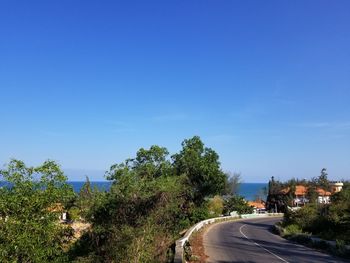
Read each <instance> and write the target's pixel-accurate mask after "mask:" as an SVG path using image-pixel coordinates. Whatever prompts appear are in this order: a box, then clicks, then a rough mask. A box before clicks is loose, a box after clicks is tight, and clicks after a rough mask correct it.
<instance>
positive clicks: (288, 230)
mask: <svg viewBox="0 0 350 263" xmlns="http://www.w3.org/2000/svg"><path fill="white" fill-rule="evenodd" d="M284 233H285V235H296V234H301V233H302V230H301V228H300V227H299V226H298V225H296V224H291V225H288V226H287V227H285V228H284Z"/></svg>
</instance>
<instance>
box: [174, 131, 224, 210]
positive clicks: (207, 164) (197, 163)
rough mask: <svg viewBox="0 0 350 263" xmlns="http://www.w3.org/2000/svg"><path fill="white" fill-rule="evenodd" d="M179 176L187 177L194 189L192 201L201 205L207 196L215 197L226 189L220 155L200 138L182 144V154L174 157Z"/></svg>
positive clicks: (196, 137) (195, 137)
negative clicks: (205, 145)
mask: <svg viewBox="0 0 350 263" xmlns="http://www.w3.org/2000/svg"><path fill="white" fill-rule="evenodd" d="M172 159H173V166H174V168H175V172H176V174H177V175H185V176H186V177H187V180H188V184H189V186H190V187H191V189H192V199H193V201H194V202H195V203H196V204H197V205H199V204H200V203H202V202H203V199H204V198H205V197H206V196H214V195H215V194H219V193H221V192H222V191H223V189H224V187H225V174H224V173H223V172H222V170H221V169H220V162H219V156H218V154H217V153H216V152H215V151H214V150H212V149H210V148H207V147H204V144H203V142H202V141H201V139H200V138H199V137H198V136H194V137H193V138H191V139H188V140H184V141H183V142H182V149H181V151H180V153H178V154H174V155H173V156H172Z"/></svg>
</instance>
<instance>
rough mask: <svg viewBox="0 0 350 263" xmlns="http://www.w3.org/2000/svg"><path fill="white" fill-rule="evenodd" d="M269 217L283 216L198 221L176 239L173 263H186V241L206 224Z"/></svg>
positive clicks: (234, 216)
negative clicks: (184, 252)
mask: <svg viewBox="0 0 350 263" xmlns="http://www.w3.org/2000/svg"><path fill="white" fill-rule="evenodd" d="M269 216H283V213H266V214H243V215H232V216H222V217H215V218H210V219H206V220H203V221H200V222H199V223H197V224H195V225H194V226H193V227H191V228H190V229H189V230H188V231H187V232H186V234H185V235H184V236H183V237H182V238H180V239H178V240H177V241H176V247H175V258H174V263H183V262H186V260H185V258H184V254H183V251H184V245H185V243H186V241H188V240H189V238H190V237H191V235H192V234H193V232H195V231H198V230H200V229H201V228H203V227H204V226H206V225H208V224H213V223H216V222H221V221H223V222H224V221H228V220H233V219H240V218H242V219H247V218H260V217H269Z"/></svg>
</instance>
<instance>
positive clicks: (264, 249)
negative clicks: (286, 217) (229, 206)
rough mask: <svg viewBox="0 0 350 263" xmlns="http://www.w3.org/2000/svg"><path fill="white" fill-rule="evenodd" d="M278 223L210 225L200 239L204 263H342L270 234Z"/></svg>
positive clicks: (269, 220)
mask: <svg viewBox="0 0 350 263" xmlns="http://www.w3.org/2000/svg"><path fill="white" fill-rule="evenodd" d="M280 220H281V218H259V219H245V220H240V221H232V222H225V223H219V224H216V225H213V226H211V227H210V228H209V229H208V230H207V231H206V232H205V233H204V236H203V245H204V249H205V254H206V255H208V256H209V258H208V259H207V262H208V263H209V262H210V263H214V262H215V263H229V262H237V263H241V262H242V263H243V262H246V263H251V262H257V263H259V262H262V263H263V262H264V263H265V262H268V263H281V262H285V263H287V262H297V263H302V262H305V263H306V262H307V263H312V262H345V261H341V260H339V259H335V258H334V257H332V256H330V255H327V254H323V253H321V252H318V251H315V250H313V249H310V248H307V247H304V246H302V245H298V244H294V243H291V242H289V241H287V240H285V239H283V238H281V237H280V236H278V235H275V234H273V233H271V232H270V228H271V226H272V225H273V224H275V223H276V222H278V221H280Z"/></svg>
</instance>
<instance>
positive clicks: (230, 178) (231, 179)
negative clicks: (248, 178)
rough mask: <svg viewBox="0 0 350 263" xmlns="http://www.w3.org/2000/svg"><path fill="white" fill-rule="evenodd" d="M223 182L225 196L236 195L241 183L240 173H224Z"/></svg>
mask: <svg viewBox="0 0 350 263" xmlns="http://www.w3.org/2000/svg"><path fill="white" fill-rule="evenodd" d="M225 175H226V181H225V192H224V193H225V194H228V195H238V192H239V188H240V186H241V183H242V178H241V174H240V173H233V174H232V173H230V172H228V173H226V174H225Z"/></svg>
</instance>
